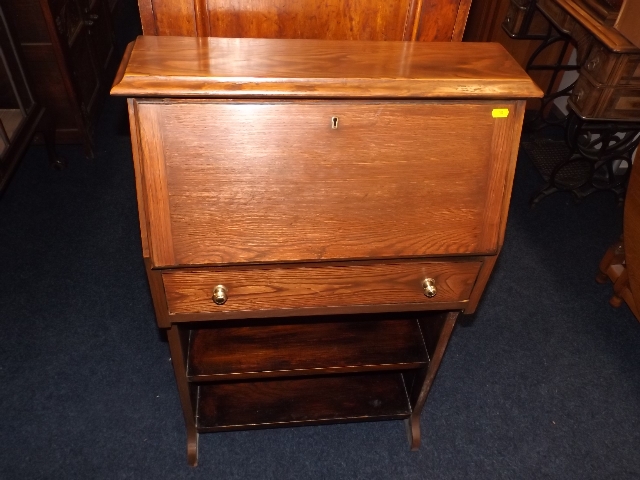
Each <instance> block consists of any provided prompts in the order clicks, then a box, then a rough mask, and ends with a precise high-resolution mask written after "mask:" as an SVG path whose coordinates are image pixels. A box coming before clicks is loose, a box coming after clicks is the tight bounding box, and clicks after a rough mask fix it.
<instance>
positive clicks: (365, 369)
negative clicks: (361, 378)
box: [187, 362, 425, 383]
mask: <svg viewBox="0 0 640 480" xmlns="http://www.w3.org/2000/svg"><path fill="white" fill-rule="evenodd" d="M424 365H425V362H411V363H395V364H388V365H358V366H346V367H328V368H317V369H312V368H306V369H305V368H301V369H295V370H273V371H261V372H248V373H231V374H228V373H221V374H214V375H188V377H187V378H188V379H189V381H190V382H197V383H200V382H227V381H230V380H234V381H235V380H256V379H260V378H286V377H299V376H305V377H313V376H317V375H345V374H351V373H373V372H395V371H399V370H415V369H418V368H420V367H423V366H424Z"/></svg>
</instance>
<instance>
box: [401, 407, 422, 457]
mask: <svg viewBox="0 0 640 480" xmlns="http://www.w3.org/2000/svg"><path fill="white" fill-rule="evenodd" d="M404 427H405V428H406V430H407V440H409V449H410V450H411V451H412V452H415V451H416V450H418V448H420V416H419V415H418V417H417V418H416V416H415V415H411V416H410V417H409V418H405V420H404Z"/></svg>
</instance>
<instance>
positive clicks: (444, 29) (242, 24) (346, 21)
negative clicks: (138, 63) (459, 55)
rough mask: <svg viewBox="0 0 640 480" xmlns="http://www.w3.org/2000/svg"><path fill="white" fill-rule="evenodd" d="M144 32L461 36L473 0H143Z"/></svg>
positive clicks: (394, 37) (324, 36)
mask: <svg viewBox="0 0 640 480" xmlns="http://www.w3.org/2000/svg"><path fill="white" fill-rule="evenodd" d="M138 4H139V6H140V17H141V19H142V29H143V32H144V34H145V35H181V36H190V37H195V36H197V37H230V38H239V37H244V38H314V39H327V40H418V41H461V40H462V34H463V33H464V27H465V24H466V22H467V15H468V13H469V8H470V6H471V0H437V1H434V0H393V1H389V0H358V1H352V2H345V1H344V0H287V1H286V2H283V1H282V0H138Z"/></svg>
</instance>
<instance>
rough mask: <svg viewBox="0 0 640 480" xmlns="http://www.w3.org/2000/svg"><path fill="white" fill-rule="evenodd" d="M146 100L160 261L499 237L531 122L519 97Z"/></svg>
mask: <svg viewBox="0 0 640 480" xmlns="http://www.w3.org/2000/svg"><path fill="white" fill-rule="evenodd" d="M136 109H137V116H138V121H139V128H140V143H141V145H142V152H141V153H142V167H143V177H144V180H143V181H144V184H145V186H144V193H145V196H146V205H147V213H148V222H149V232H150V244H151V258H152V261H153V263H154V266H156V267H158V266H181V265H189V266H194V265H201V266H212V265H222V264H229V263H236V264H237V263H249V262H250V263H260V262H278V263H280V262H300V261H318V260H328V261H336V260H337V261H340V260H351V259H367V258H379V259H384V258H407V257H409V258H411V257H424V256H431V255H452V254H485V253H494V252H495V251H496V249H497V243H498V235H499V233H498V232H499V228H498V227H499V225H500V219H501V215H502V208H503V205H504V198H505V192H507V191H508V188H507V185H508V184H509V180H508V179H507V173H508V172H509V171H511V170H510V167H511V166H512V165H511V164H512V162H513V161H515V155H513V151H514V148H515V147H516V142H514V136H517V135H518V134H519V128H520V124H519V119H517V118H516V117H518V115H517V114H516V112H515V103H513V102H505V101H502V102H498V101H484V102H476V103H473V102H466V103H461V102H451V101H450V102H444V101H443V102H371V101H354V102H346V101H298V102H293V101H292V102H286V101H281V102H277V101H273V102H261V103H257V102H246V101H245V102H241V101H218V102H216V101H210V100H208V101H204V100H203V101H197V100H193V101H175V102H164V103H159V102H156V103H154V102H151V101H148V102H142V101H140V102H138V103H137V104H136ZM496 109H500V110H499V111H500V112H505V111H506V112H508V113H507V114H506V115H500V114H499V113H498V114H496V113H494V110H496Z"/></svg>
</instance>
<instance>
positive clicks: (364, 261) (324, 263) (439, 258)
mask: <svg viewBox="0 0 640 480" xmlns="http://www.w3.org/2000/svg"><path fill="white" fill-rule="evenodd" d="M497 251H498V249H490V250H488V251H486V252H473V253H468V254H456V255H451V254H443V255H432V256H428V257H425V256H416V257H370V258H347V259H328V260H300V261H288V262H286V263H284V262H248V263H247V262H245V263H219V264H218V263H215V264H197V265H196V264H192V265H167V266H158V265H153V269H154V270H160V271H175V270H176V269H180V270H184V271H190V272H198V271H200V272H206V269H209V268H233V269H234V270H242V269H250V270H253V269H255V268H301V267H331V266H351V265H379V264H398V263H415V262H428V263H451V262H481V261H482V260H483V258H484V257H486V256H493V255H496V253H497Z"/></svg>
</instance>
